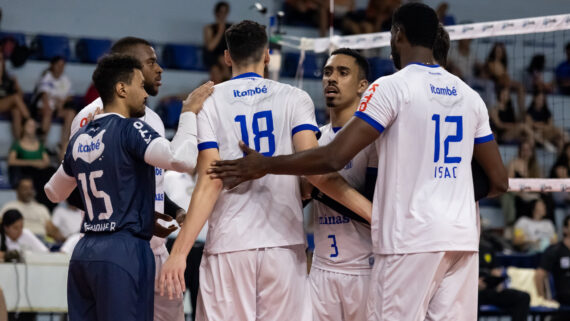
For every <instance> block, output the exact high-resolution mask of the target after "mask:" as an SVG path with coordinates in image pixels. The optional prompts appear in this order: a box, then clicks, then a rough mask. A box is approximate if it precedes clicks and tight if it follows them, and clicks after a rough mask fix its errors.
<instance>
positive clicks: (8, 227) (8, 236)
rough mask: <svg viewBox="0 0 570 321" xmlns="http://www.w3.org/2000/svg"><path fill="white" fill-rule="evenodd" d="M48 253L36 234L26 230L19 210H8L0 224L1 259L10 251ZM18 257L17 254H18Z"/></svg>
mask: <svg viewBox="0 0 570 321" xmlns="http://www.w3.org/2000/svg"><path fill="white" fill-rule="evenodd" d="M24 250H27V251H32V252H48V248H47V247H46V246H45V245H44V244H43V243H42V241H40V239H38V238H37V237H36V236H35V235H34V233H32V232H30V230H28V229H27V228H24V218H23V217H22V214H21V213H20V212H19V211H18V210H8V211H6V213H4V215H3V216H2V224H0V259H1V260H2V261H4V259H5V255H6V253H7V252H10V251H17V252H19V253H21V252H22V251H24ZM16 256H17V254H16Z"/></svg>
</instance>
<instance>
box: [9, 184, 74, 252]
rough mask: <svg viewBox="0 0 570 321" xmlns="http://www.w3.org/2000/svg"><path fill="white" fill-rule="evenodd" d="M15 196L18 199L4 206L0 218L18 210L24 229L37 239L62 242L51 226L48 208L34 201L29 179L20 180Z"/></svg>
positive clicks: (55, 228) (61, 237)
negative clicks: (22, 218) (50, 239)
mask: <svg viewBox="0 0 570 321" xmlns="http://www.w3.org/2000/svg"><path fill="white" fill-rule="evenodd" d="M16 194H17V198H18V199H17V200H15V201H11V202H8V203H6V204H4V207H2V210H0V218H1V217H3V215H4V213H6V212H7V211H8V210H13V209H14V210H18V211H19V212H20V213H21V214H22V216H23V217H24V223H25V224H26V227H27V228H28V229H29V230H30V231H32V233H34V234H35V235H37V236H38V237H40V238H42V239H46V237H51V238H53V239H54V240H55V241H58V242H61V241H63V240H64V238H63V236H62V235H61V233H60V232H59V230H58V229H57V227H55V225H53V223H52V221H51V218H50V215H49V210H48V208H47V207H45V206H44V205H42V204H40V203H38V202H36V200H35V199H34V197H35V194H36V193H35V191H34V182H33V181H32V179H31V178H22V179H21V180H20V182H19V183H18V187H17V189H16Z"/></svg>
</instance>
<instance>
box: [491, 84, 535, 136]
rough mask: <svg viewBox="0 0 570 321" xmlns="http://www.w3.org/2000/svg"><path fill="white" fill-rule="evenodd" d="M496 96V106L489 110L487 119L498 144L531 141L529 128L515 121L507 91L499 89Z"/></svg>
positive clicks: (506, 89)
mask: <svg viewBox="0 0 570 321" xmlns="http://www.w3.org/2000/svg"><path fill="white" fill-rule="evenodd" d="M497 96H498V97H497V99H498V100H497V104H496V105H495V107H493V108H492V109H491V110H489V118H490V120H491V125H492V128H493V131H494V132H495V134H496V135H497V140H498V141H499V142H500V143H512V142H515V143H520V142H521V140H526V139H531V138H532V137H533V136H534V134H533V132H532V129H531V127H530V126H529V125H527V124H525V123H521V122H517V121H516V116H515V109H514V108H513V104H512V101H511V93H510V91H509V89H508V88H502V89H499V90H498V92H497Z"/></svg>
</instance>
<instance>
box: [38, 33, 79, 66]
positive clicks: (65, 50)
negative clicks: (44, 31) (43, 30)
mask: <svg viewBox="0 0 570 321" xmlns="http://www.w3.org/2000/svg"><path fill="white" fill-rule="evenodd" d="M32 50H33V51H34V55H33V58H35V59H39V60H50V59H51V58H53V57H56V56H61V57H63V58H64V59H65V60H66V61H69V58H70V57H71V49H70V47H69V38H67V37H65V36H54V35H37V36H36V37H35V38H34V40H33V41H32Z"/></svg>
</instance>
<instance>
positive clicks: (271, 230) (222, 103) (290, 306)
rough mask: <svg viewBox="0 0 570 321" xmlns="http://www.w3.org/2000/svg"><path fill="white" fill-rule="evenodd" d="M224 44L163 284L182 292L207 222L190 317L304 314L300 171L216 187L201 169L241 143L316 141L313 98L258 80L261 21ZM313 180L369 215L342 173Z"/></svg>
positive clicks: (263, 55) (275, 148)
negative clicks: (223, 77)
mask: <svg viewBox="0 0 570 321" xmlns="http://www.w3.org/2000/svg"><path fill="white" fill-rule="evenodd" d="M226 41H227V44H228V50H227V51H226V53H225V61H226V63H228V65H231V66H232V73H233V78H232V79H231V80H229V81H226V82H224V83H222V84H219V85H217V86H216V87H215V88H216V89H215V92H214V94H213V95H212V96H211V97H210V98H208V100H206V102H205V103H204V108H203V110H202V111H201V112H200V114H199V116H198V142H199V144H198V149H199V150H200V152H199V155H198V167H197V170H198V181H197V184H196V188H195V190H194V193H193V194H192V200H191V202H190V207H189V211H188V213H189V214H188V216H187V218H186V221H185V222H184V225H183V226H182V230H181V232H180V233H179V234H178V238H177V239H176V242H175V243H174V246H173V248H172V251H171V255H170V258H169V259H168V260H167V262H166V263H165V265H164V266H163V269H162V272H161V276H160V282H161V289H165V290H167V292H168V294H169V296H173V295H180V293H181V292H182V291H183V289H184V275H183V273H184V269H185V262H186V256H187V255H188V252H189V251H190V248H191V247H192V244H193V242H194V240H195V239H196V237H197V235H198V232H199V231H200V229H201V228H202V226H203V225H204V223H205V221H206V220H208V224H209V229H208V236H207V239H206V245H205V248H204V256H203V258H202V263H201V266H200V289H199V297H198V308H197V313H196V314H197V316H196V318H197V320H244V321H245V320H311V319H312V317H311V311H312V309H311V304H310V300H309V299H308V287H307V286H308V283H307V278H306V273H307V272H306V262H305V261H306V257H305V235H304V232H303V215H302V207H301V198H300V184H299V179H298V177H295V176H273V175H271V176H267V177H264V178H263V179H260V180H258V181H255V182H251V183H248V184H244V185H243V186H240V187H238V188H236V189H233V190H222V182H221V181H220V180H212V179H210V178H209V177H208V176H207V175H206V169H207V168H208V167H209V165H210V163H211V162H212V161H214V160H218V159H231V158H235V157H238V156H240V155H242V152H241V150H240V149H239V147H238V145H237V143H238V142H239V141H240V140H241V141H244V142H245V143H246V144H249V145H251V146H252V147H254V148H255V149H256V150H257V151H259V152H260V153H262V154H263V155H266V156H272V155H281V154H287V153H291V152H293V151H294V150H296V151H301V150H305V149H309V148H313V147H316V146H317V144H318V143H317V139H316V136H315V132H316V131H318V128H317V127H316V124H315V115H314V106H313V102H312V101H311V99H310V97H309V96H308V94H307V93H305V92H304V91H302V90H300V89H297V88H294V87H292V86H289V85H285V84H281V83H278V82H275V81H272V80H268V79H263V78H262V76H261V74H263V70H264V67H265V66H266V65H267V63H268V62H269V51H268V49H267V35H266V31H265V27H263V26H261V25H259V24H257V23H255V22H252V21H242V22H240V23H238V24H235V25H233V26H232V27H231V28H229V29H228V30H227V31H226ZM310 180H311V181H312V183H313V184H315V185H316V186H317V187H319V188H320V189H321V190H323V191H324V192H327V193H330V194H331V195H332V196H333V197H335V196H337V200H338V201H340V202H341V203H344V204H345V205H347V207H348V208H350V209H351V210H353V211H354V212H355V213H358V214H359V215H362V216H364V217H368V218H369V217H370V216H369V215H370V211H371V203H370V202H369V201H368V200H367V199H366V198H364V197H363V196H362V195H360V194H359V193H358V192H357V191H356V190H354V189H352V188H350V187H349V186H348V185H347V184H346V182H344V180H342V178H341V177H340V176H338V175H331V176H326V177H311V178H310ZM337 186H338V188H337ZM335 193H336V194H335ZM339 195H341V196H342V197H338V196H339Z"/></svg>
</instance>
